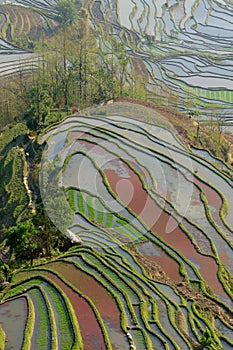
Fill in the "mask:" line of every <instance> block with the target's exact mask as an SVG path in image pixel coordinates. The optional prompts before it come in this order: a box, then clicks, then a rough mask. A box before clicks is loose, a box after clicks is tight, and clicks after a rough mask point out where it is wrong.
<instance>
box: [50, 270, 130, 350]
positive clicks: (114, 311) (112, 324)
mask: <svg viewBox="0 0 233 350" xmlns="http://www.w3.org/2000/svg"><path fill="white" fill-rule="evenodd" d="M52 268H53V270H55V271H57V272H58V273H59V274H61V275H63V276H64V277H65V279H66V280H67V281H68V282H70V283H71V284H72V285H73V286H74V287H76V288H77V289H78V290H79V291H80V292H81V293H82V294H84V295H85V296H87V297H88V298H90V299H91V300H92V302H93V303H94V304H95V306H96V308H97V310H98V311H99V313H100V315H101V318H102V319H103V320H104V321H106V323H107V324H108V326H109V328H111V329H113V330H114V332H117V333H118V336H119V337H120V338H121V337H125V335H124V333H123V332H122V330H121V326H120V319H121V315H120V311H119V309H118V307H117V304H116V302H115V300H114V299H113V298H112V297H111V295H110V294H109V293H108V291H107V290H106V289H105V288H104V287H103V286H102V285H101V284H100V283H98V282H97V281H96V280H95V279H94V278H93V277H91V276H89V275H87V274H85V273H84V272H82V271H81V270H79V269H78V268H76V267H75V266H73V265H71V264H66V263H62V264H61V263H53V264H52ZM112 347H113V349H115V347H114V342H113V344H112Z"/></svg>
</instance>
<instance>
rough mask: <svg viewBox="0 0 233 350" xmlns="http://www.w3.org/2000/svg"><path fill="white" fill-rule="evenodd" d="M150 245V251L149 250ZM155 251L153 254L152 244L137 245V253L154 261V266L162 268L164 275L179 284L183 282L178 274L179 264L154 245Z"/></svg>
mask: <svg viewBox="0 0 233 350" xmlns="http://www.w3.org/2000/svg"><path fill="white" fill-rule="evenodd" d="M151 244H152V249H151ZM154 249H155V251H154V252H153V243H150V247H148V243H142V244H140V245H138V250H139V252H140V253H141V254H142V255H144V256H146V257H147V259H150V260H152V261H154V262H155V263H156V264H158V265H159V266H161V267H162V269H163V270H164V271H165V272H166V274H167V275H168V276H169V277H170V278H171V279H173V280H174V281H178V282H181V281H183V278H182V276H181V275H180V273H179V264H178V263H177V262H176V261H175V260H174V259H172V258H171V257H170V256H169V255H167V254H166V253H165V252H164V251H163V250H162V249H161V248H160V247H158V246H157V245H154Z"/></svg>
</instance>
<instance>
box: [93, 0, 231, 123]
mask: <svg viewBox="0 0 233 350" xmlns="http://www.w3.org/2000/svg"><path fill="white" fill-rule="evenodd" d="M89 6H90V9H91V13H92V16H93V22H94V25H95V29H96V30H97V31H99V32H100V33H101V37H102V38H103V47H104V42H105V41H106V40H107V37H109V33H111V34H110V35H114V36H115V37H116V38H118V40H121V41H122V42H124V43H125V44H126V45H127V50H128V54H129V56H130V57H131V61H132V65H134V64H135V63H134V62H135V59H136V60H138V61H140V65H141V71H143V70H145V69H146V70H147V72H148V73H147V75H146V76H145V82H146V81H147V88H148V89H149V91H150V92H151V93H152V94H153V95H154V96H157V99H160V100H161V98H163V99H164V102H165V103H173V104H175V105H176V106H177V104H178V105H179V106H180V108H181V109H182V110H183V109H186V110H187V109H190V110H198V111H201V113H202V118H205V119H208V120H209V119H214V118H216V117H219V115H220V116H221V117H222V118H223V120H224V121H226V122H227V124H228V123H230V124H231V122H232V119H233V116H232V101H233V100H232V92H233V85H232V74H231V73H232V70H233V61H232V32H233V25H232V20H231V16H232V6H233V5H232V2H231V1H226V0H224V1H218V0H213V1H206V0H200V1H199V0H188V1H186V0H182V1H175V0H174V1H169V2H168V1H165V0H161V1H151V0H146V1H144V0H126V1H125V0H124V1H123V0H119V1H116V0H113V1H107V0H103V1H91V2H90V5H89ZM101 28H102V29H101ZM106 32H107V35H104V34H105V33H106ZM171 92H174V93H175V96H176V97H175V98H174V99H173V101H172V100H171ZM161 95H162V97H161ZM168 95H169V96H170V101H169V99H168ZM177 95H178V96H179V99H178V98H177ZM177 100H178V101H177Z"/></svg>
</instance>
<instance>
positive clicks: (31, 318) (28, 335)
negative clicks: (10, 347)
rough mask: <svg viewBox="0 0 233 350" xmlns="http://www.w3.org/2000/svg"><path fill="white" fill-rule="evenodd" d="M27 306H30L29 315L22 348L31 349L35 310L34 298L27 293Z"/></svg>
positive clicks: (23, 349)
mask: <svg viewBox="0 0 233 350" xmlns="http://www.w3.org/2000/svg"><path fill="white" fill-rule="evenodd" d="M26 299H27V307H28V317H27V324H26V328H25V331H24V339H23V346H22V350H30V349H31V338H32V334H33V330H34V326H35V310H34V305H33V302H32V299H31V298H30V297H29V296H28V295H27V297H26Z"/></svg>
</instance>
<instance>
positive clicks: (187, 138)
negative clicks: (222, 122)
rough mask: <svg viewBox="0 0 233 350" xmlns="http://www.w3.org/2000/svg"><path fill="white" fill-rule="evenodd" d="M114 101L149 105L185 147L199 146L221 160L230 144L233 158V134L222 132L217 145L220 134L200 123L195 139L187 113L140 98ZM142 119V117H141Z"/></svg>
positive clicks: (194, 130)
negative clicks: (167, 123) (175, 133)
mask: <svg viewBox="0 0 233 350" xmlns="http://www.w3.org/2000/svg"><path fill="white" fill-rule="evenodd" d="M115 102H119V103H120V102H122V103H127V102H128V103H132V104H138V105H141V106H145V107H149V108H151V109H153V110H155V111H156V112H158V113H159V114H160V115H161V116H162V117H164V118H166V119H167V120H168V121H169V122H170V123H171V124H172V125H173V126H174V128H175V129H176V131H177V133H178V136H179V137H180V139H181V140H182V141H183V143H185V144H186V146H187V147H189V146H190V145H192V146H196V147H199V148H205V149H207V150H208V151H209V152H210V153H211V154H213V155H215V156H217V157H219V158H220V159H221V160H222V161H223V162H225V160H226V158H227V151H226V149H227V148H228V147H229V146H230V150H229V151H228V152H229V153H228V154H231V155H232V160H233V135H230V134H227V133H226V134H222V135H221V144H219V145H217V141H216V140H218V139H219V137H220V135H219V134H218V133H217V132H216V131H215V132H214V131H213V130H210V129H209V128H208V127H207V126H204V125H201V126H200V130H199V138H198V139H197V137H196V136H197V123H196V122H195V121H194V120H193V119H191V118H189V117H188V115H186V114H184V113H181V112H180V111H178V110H176V109H175V108H172V107H169V106H165V105H157V104H155V103H153V102H146V101H141V100H136V99H132V98H129V97H119V98H117V99H115ZM141 119H143V117H142V118H141ZM228 166H230V167H232V164H231V161H230V160H229V162H228Z"/></svg>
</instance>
